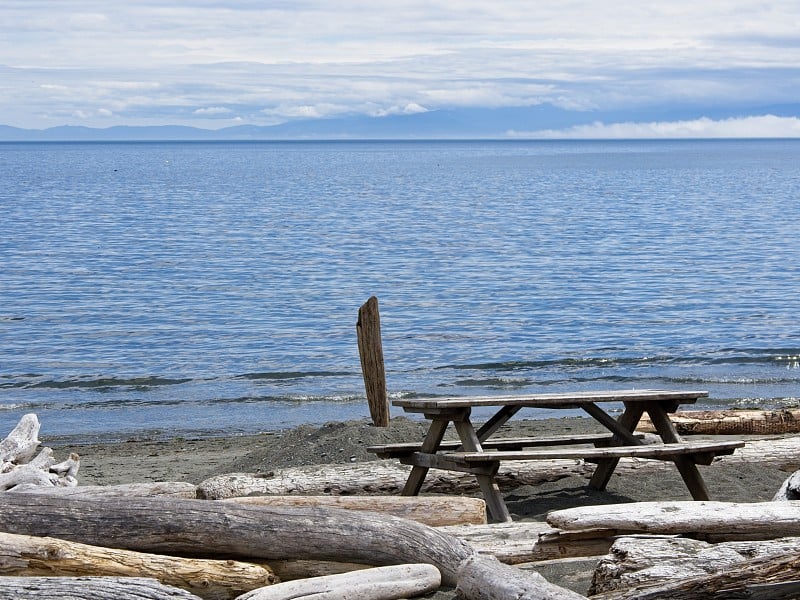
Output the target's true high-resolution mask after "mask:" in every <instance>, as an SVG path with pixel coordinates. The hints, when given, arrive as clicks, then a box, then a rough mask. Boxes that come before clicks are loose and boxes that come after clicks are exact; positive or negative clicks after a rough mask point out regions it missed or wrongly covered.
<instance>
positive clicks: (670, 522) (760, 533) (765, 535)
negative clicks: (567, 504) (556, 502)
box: [547, 501, 800, 540]
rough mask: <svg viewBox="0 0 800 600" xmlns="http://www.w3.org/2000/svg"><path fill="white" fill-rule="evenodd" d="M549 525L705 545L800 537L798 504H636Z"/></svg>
mask: <svg viewBox="0 0 800 600" xmlns="http://www.w3.org/2000/svg"><path fill="white" fill-rule="evenodd" d="M547 522H548V523H549V524H550V525H552V526H553V527H557V528H559V529H564V530H585V529H614V530H617V531H618V532H627V533H650V534H691V535H692V536H693V537H703V538H707V539H719V540H721V539H736V538H740V539H745V538H747V539H764V540H766V539H773V538H778V537H785V536H800V501H789V502H752V503H736V502H711V501H704V502H678V501H675V502H636V503H626V504H607V505H600V506H583V507H578V508H567V509H564V510H556V511H553V512H551V513H550V514H548V515H547Z"/></svg>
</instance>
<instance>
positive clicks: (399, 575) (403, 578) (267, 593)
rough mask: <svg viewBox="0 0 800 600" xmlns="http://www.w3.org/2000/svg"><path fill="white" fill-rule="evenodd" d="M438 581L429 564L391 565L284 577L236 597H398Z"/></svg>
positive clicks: (370, 599) (358, 599)
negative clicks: (344, 571) (298, 577)
mask: <svg viewBox="0 0 800 600" xmlns="http://www.w3.org/2000/svg"><path fill="white" fill-rule="evenodd" d="M441 583H442V576H441V575H440V573H439V571H438V570H437V569H436V567H434V566H432V565H426V564H420V565H395V566H389V567H375V568H372V569H364V570H362V571H355V572H352V573H342V574H339V575H328V576H325V577H314V578H311V579H301V580H298V581H287V582H284V583H279V584H276V585H272V586H269V587H265V588H261V589H258V590H253V591H252V592H248V593H246V594H243V595H242V596H240V597H239V598H238V599H237V600H303V599H304V598H305V599H308V600H398V599H399V598H414V597H416V596H422V595H423V594H428V593H431V592H435V591H436V590H438V589H439V586H440V585H441Z"/></svg>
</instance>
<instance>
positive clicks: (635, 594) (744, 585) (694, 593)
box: [592, 554, 800, 600]
mask: <svg viewBox="0 0 800 600" xmlns="http://www.w3.org/2000/svg"><path fill="white" fill-rule="evenodd" d="M798 572H800V557H798V556H797V555H796V554H790V555H789V556H785V555H779V556H767V557H762V558H757V559H752V560H750V561H749V562H746V563H743V564H741V565H736V568H732V569H723V570H721V571H715V572H713V573H706V574H703V575H697V576H695V577H688V578H680V579H677V580H675V579H673V580H669V581H666V582H662V583H656V584H653V585H644V586H641V587H639V586H637V587H634V588H630V589H628V590H624V591H620V590H615V591H611V592H607V593H604V594H599V595H596V596H592V600H698V599H700V598H702V599H703V600H731V599H733V598H748V599H750V600H778V599H781V598H784V599H789V598H798V597H800V580H798Z"/></svg>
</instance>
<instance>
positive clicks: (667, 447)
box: [441, 441, 745, 466]
mask: <svg viewBox="0 0 800 600" xmlns="http://www.w3.org/2000/svg"><path fill="white" fill-rule="evenodd" d="M744 445H745V442H741V441H727V442H679V443H674V444H647V445H644V446H614V447H612V448H559V449H557V450H556V449H554V450H517V451H508V450H500V451H497V452H447V453H444V454H442V455H441V456H442V457H444V458H446V459H447V460H448V461H452V462H453V463H454V464H463V465H465V466H466V465H470V464H476V463H485V462H494V461H506V460H514V461H516V460H552V459H583V460H602V459H605V458H623V457H631V458H651V459H657V460H658V459H661V460H672V459H674V458H675V457H677V456H685V455H699V456H701V457H702V456H703V455H711V456H713V455H717V454H732V453H733V451H734V450H736V449H737V448H741V447H743V446H744ZM708 462H710V461H708Z"/></svg>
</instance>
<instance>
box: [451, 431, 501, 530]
mask: <svg viewBox="0 0 800 600" xmlns="http://www.w3.org/2000/svg"><path fill="white" fill-rule="evenodd" d="M454 424H455V426H456V431H458V437H459V438H461V445H462V447H463V448H464V450H466V451H467V452H483V448H482V447H481V441H480V439H479V438H478V434H477V433H475V428H474V427H473V426H472V423H471V422H470V420H469V419H468V418H466V419H464V420H462V421H455V422H454ZM499 468H500V462H499V461H498V462H495V463H492V464H491V465H490V466H488V470H487V471H486V472H485V473H475V478H476V479H477V480H478V485H479V486H480V488H481V493H483V499H484V501H485V502H486V508H487V509H488V510H489V514H490V515H491V517H492V519H493V520H494V521H497V522H500V523H509V522H511V515H510V514H509V512H508V507H507V506H506V503H505V500H503V495H502V494H501V493H500V488H499V486H498V485H497V481H495V478H494V477H495V475H497V470H498V469H499Z"/></svg>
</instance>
